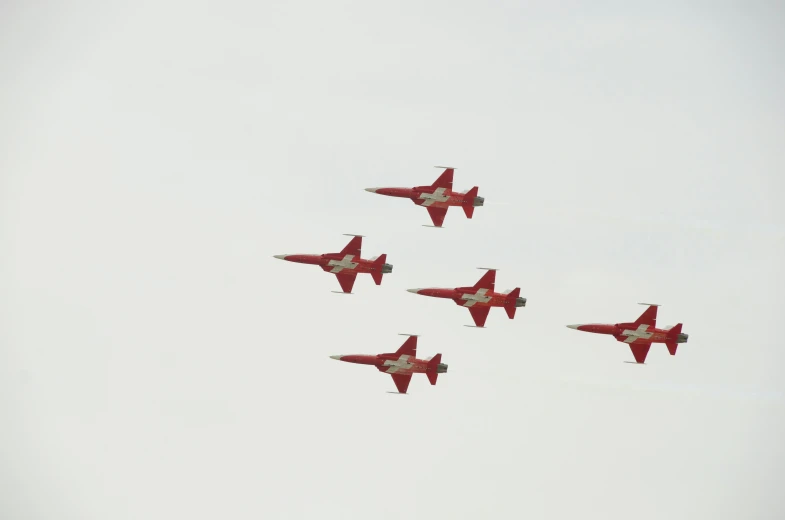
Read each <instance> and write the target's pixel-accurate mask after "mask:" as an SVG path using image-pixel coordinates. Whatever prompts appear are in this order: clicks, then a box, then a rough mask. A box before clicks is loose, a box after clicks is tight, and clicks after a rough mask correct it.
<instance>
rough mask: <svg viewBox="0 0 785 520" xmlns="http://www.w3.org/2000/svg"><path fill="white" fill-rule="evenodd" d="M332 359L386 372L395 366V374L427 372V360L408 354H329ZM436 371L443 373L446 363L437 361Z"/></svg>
mask: <svg viewBox="0 0 785 520" xmlns="http://www.w3.org/2000/svg"><path fill="white" fill-rule="evenodd" d="M330 357H331V358H332V359H337V360H338V361H346V362H347V363H355V364H358V365H373V366H375V367H377V368H378V369H379V370H380V371H382V372H387V371H388V370H389V369H390V368H392V367H395V371H394V373H395V374H398V375H406V374H424V373H426V372H428V360H426V359H417V358H413V357H409V356H405V355H404V356H401V355H399V354H378V355H376V356H370V355H365V354H349V355H346V356H343V355H339V356H330ZM436 372H437V373H438V374H443V373H445V372H447V365H445V364H444V363H439V364H438V366H437V370H436Z"/></svg>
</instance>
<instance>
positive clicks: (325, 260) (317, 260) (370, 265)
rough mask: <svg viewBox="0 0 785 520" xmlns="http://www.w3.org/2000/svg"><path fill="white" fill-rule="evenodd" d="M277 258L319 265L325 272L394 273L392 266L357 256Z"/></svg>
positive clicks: (332, 254) (329, 255)
mask: <svg viewBox="0 0 785 520" xmlns="http://www.w3.org/2000/svg"><path fill="white" fill-rule="evenodd" d="M275 258H278V259H280V260H286V261H287V262H296V263H298V264H311V265H318V266H320V267H321V268H322V269H324V270H325V271H337V270H338V268H340V270H344V269H350V270H352V271H353V272H355V273H374V272H377V271H378V270H379V268H381V272H382V273H385V274H386V273H392V269H393V266H392V264H387V263H385V264H381V266H380V265H379V264H378V263H377V262H375V261H373V260H368V259H364V258H360V257H358V256H355V255H341V254H340V253H328V254H323V255H305V254H294V255H276V256H275Z"/></svg>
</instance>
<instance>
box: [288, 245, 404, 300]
mask: <svg viewBox="0 0 785 520" xmlns="http://www.w3.org/2000/svg"><path fill="white" fill-rule="evenodd" d="M344 236H347V237H354V238H352V239H351V240H350V241H349V243H348V244H346V247H344V248H343V249H342V250H341V252H340V253H326V254H323V255H310V254H308V255H300V254H295V255H274V256H275V258H279V259H281V260H287V261H289V262H297V263H299V264H313V265H318V266H319V267H321V268H322V269H323V270H325V271H327V272H328V273H333V274H335V276H336V278H338V283H339V284H341V291H340V292H342V293H343V294H352V287H354V280H355V278H357V274H358V273H370V274H371V277H372V278H373V281H374V282H376V285H380V284H381V283H382V275H384V274H386V273H392V269H393V266H392V265H391V264H388V263H386V262H387V255H386V254H384V255H380V256H375V257H373V258H371V259H368V260H365V259H363V258H360V254H361V250H362V245H363V242H362V240H363V235H350V234H345V235H344ZM333 292H339V291H333Z"/></svg>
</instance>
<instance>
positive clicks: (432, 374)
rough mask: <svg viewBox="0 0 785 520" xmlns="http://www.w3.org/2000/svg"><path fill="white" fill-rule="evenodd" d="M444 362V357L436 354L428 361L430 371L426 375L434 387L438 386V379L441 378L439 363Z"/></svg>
mask: <svg viewBox="0 0 785 520" xmlns="http://www.w3.org/2000/svg"><path fill="white" fill-rule="evenodd" d="M441 362H442V355H441V354H436V355H435V356H433V357H432V358H431V360H430V361H428V370H427V371H426V372H425V374H426V375H427V376H428V381H430V382H431V384H432V385H435V384H436V378H437V377H439V372H438V369H439V363H441Z"/></svg>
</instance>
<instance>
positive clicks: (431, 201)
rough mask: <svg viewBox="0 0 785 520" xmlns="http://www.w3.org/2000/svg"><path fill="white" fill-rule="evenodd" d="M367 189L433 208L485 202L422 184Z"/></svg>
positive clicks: (449, 190) (476, 204) (479, 198)
mask: <svg viewBox="0 0 785 520" xmlns="http://www.w3.org/2000/svg"><path fill="white" fill-rule="evenodd" d="M365 191H370V192H371V193H378V194H379V195H387V196H388V197H400V198H404V199H411V200H412V202H414V203H415V204H417V205H418V206H427V207H431V208H449V207H450V206H466V205H471V206H473V207H479V206H482V205H483V204H484V203H485V199H484V198H483V197H477V196H473V195H469V194H467V193H459V192H455V191H452V190H451V189H448V188H434V187H432V186H422V187H416V188H366V189H365Z"/></svg>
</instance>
